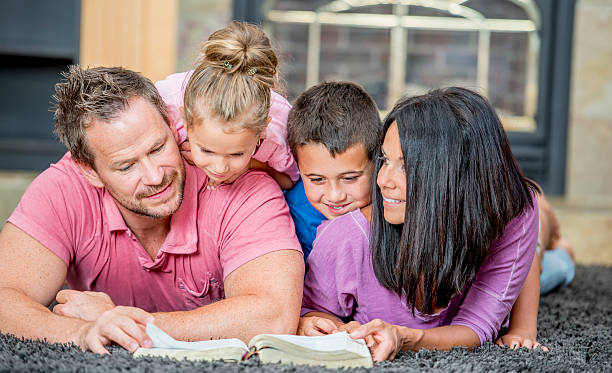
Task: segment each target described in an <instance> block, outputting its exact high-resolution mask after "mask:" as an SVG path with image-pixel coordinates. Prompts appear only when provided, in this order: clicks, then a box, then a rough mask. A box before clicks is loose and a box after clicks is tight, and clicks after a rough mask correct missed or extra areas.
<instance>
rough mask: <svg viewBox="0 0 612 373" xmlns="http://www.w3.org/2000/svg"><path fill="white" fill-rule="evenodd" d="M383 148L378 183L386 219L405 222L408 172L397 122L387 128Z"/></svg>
mask: <svg viewBox="0 0 612 373" xmlns="http://www.w3.org/2000/svg"><path fill="white" fill-rule="evenodd" d="M381 150H382V156H383V164H382V166H381V167H380V171H378V175H377V177H376V183H377V184H378V187H379V188H380V191H381V193H382V197H383V207H384V209H385V220H386V221H387V222H389V223H390V224H403V223H404V216H405V215H406V174H405V168H404V155H403V154H402V147H401V145H400V138H399V132H398V129H397V123H396V122H393V123H392V124H391V126H390V127H389V129H388V130H387V133H386V134H385V141H384V142H383V144H382V149H381Z"/></svg>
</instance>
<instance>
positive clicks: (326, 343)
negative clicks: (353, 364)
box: [258, 332, 370, 356]
mask: <svg viewBox="0 0 612 373" xmlns="http://www.w3.org/2000/svg"><path fill="white" fill-rule="evenodd" d="M263 336H269V337H272V338H277V339H280V340H283V341H286V342H289V343H291V344H294V345H297V346H301V347H304V348H306V349H309V350H313V351H320V352H330V351H340V350H343V351H348V352H353V353H356V354H358V355H361V356H370V352H369V350H368V347H367V346H366V345H365V341H364V340H363V339H352V338H351V337H349V335H348V333H347V332H339V333H334V334H328V335H323V336H316V337H309V336H298V335H286V334H263ZM258 337H259V336H258Z"/></svg>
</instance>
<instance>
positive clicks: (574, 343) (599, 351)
mask: <svg viewBox="0 0 612 373" xmlns="http://www.w3.org/2000/svg"><path fill="white" fill-rule="evenodd" d="M24 322H27V320H24ZM538 340H539V341H540V342H542V343H543V344H544V345H546V346H548V347H549V348H550V352H543V351H531V350H527V349H520V350H510V349H508V348H500V347H497V346H495V345H493V344H487V345H484V346H482V347H479V348H477V349H475V350H473V351H468V350H466V349H460V348H457V349H453V350H451V351H425V350H422V351H420V352H416V353H415V352H406V353H402V354H400V355H399V356H398V357H397V358H396V359H395V360H394V361H391V362H384V363H377V364H375V366H374V368H371V369H355V371H368V370H369V371H371V372H372V373H378V372H467V371H469V372H481V371H487V372H488V371H507V372H518V371H537V372H612V267H597V266H592V267H585V266H579V267H578V268H577V272H576V279H575V280H574V282H573V284H571V285H570V286H569V287H568V288H565V289H561V290H559V291H556V292H554V293H552V294H549V295H546V296H544V297H542V299H541V301H540V314H539V330H538ZM110 349H111V352H112V354H111V355H110V356H99V355H95V354H93V353H91V352H82V351H81V350H80V349H78V348H77V347H75V346H72V345H70V346H68V345H59V344H47V343H44V342H40V341H30V340H23V339H18V338H15V337H13V336H8V335H2V334H0V372H174V371H177V372H178V371H180V372H208V371H218V372H265V373H273V372H319V371H325V369H322V368H316V367H306V366H289V365H285V366H284V365H277V364H262V363H260V362H259V361H258V360H257V359H256V358H251V359H250V360H249V361H247V362H244V363H240V364H235V363H223V362H212V363H208V362H190V361H174V360H169V359H162V358H147V359H133V358H132V357H131V356H130V354H129V353H128V352H127V351H125V350H123V349H121V348H119V347H111V348H110Z"/></svg>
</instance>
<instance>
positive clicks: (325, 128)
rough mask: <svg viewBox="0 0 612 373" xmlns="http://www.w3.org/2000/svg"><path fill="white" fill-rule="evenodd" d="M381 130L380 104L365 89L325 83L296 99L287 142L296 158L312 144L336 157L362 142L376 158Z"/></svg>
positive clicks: (290, 117) (289, 122)
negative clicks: (300, 149) (300, 151)
mask: <svg viewBox="0 0 612 373" xmlns="http://www.w3.org/2000/svg"><path fill="white" fill-rule="evenodd" d="M381 128H382V125H381V121H380V116H379V115H378V109H377V107H376V104H375V103H374V100H373V99H372V97H370V95H369V94H368V93H367V92H366V91H365V90H364V89H363V88H362V87H361V86H359V85H358V84H355V83H352V82H344V81H338V82H323V83H320V84H317V85H315V86H314V87H311V88H309V89H307V90H306V91H305V92H303V93H302V94H301V95H299V96H298V98H297V99H295V102H294V103H293V108H292V109H291V112H290V113H289V120H288V121H287V140H288V142H289V146H290V147H291V151H292V152H293V154H294V155H295V156H296V157H297V152H296V151H297V149H298V148H299V147H300V146H303V145H308V144H311V143H315V144H317V143H318V144H323V145H325V147H326V148H327V150H329V152H330V153H331V154H332V156H335V155H336V154H338V153H342V152H344V151H345V150H346V149H348V148H349V147H351V146H353V145H355V144H360V143H361V144H363V145H364V146H365V148H366V152H367V155H368V159H372V157H373V156H374V153H375V150H376V141H377V138H378V134H379V132H380V130H381Z"/></svg>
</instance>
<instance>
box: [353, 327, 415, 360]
mask: <svg viewBox="0 0 612 373" xmlns="http://www.w3.org/2000/svg"><path fill="white" fill-rule="evenodd" d="M406 329H407V328H406ZM350 336H351V338H353V339H359V338H365V339H366V343H368V341H370V342H371V343H372V345H371V346H370V344H369V343H368V347H370V351H371V353H372V359H373V360H374V361H384V360H393V359H394V358H395V355H397V353H398V352H400V351H401V349H402V344H403V339H404V338H403V336H402V335H401V333H400V327H398V326H396V325H391V324H389V323H388V322H385V321H382V320H380V319H375V320H372V321H370V322H369V323H367V324H364V325H361V326H360V327H358V328H357V329H355V330H353V332H352V333H351V334H350ZM368 337H369V338H368ZM370 338H371V339H370Z"/></svg>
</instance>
